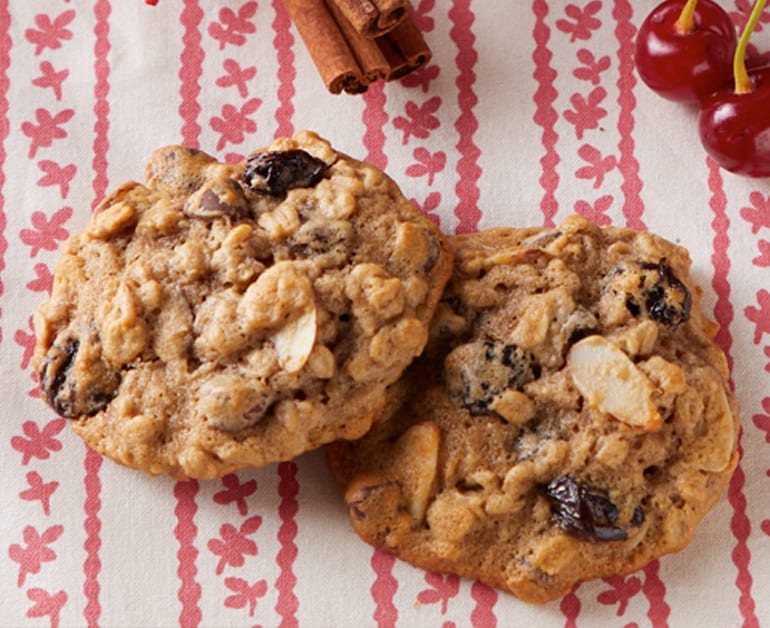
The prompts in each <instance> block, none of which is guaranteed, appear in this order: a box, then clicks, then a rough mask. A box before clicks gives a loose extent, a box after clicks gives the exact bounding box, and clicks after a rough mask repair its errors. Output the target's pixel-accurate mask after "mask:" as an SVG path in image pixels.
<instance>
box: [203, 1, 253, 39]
mask: <svg viewBox="0 0 770 628" xmlns="http://www.w3.org/2000/svg"><path fill="white" fill-rule="evenodd" d="M256 12H257V3H256V2H247V3H246V4H244V5H243V6H242V7H241V8H240V9H238V13H236V12H235V11H233V10H232V9H230V8H229V7H224V8H222V9H220V10H219V22H212V23H211V24H209V29H208V31H209V35H211V37H213V38H214V39H216V40H217V41H218V42H219V49H220V50H223V49H224V47H225V46H226V45H227V44H233V45H235V46H242V45H243V44H245V43H246V34H248V33H254V32H256V30H257V27H256V26H255V25H254V24H252V22H251V21H250V19H251V18H252V17H254V15H255V14H256Z"/></svg>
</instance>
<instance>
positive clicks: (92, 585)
mask: <svg viewBox="0 0 770 628" xmlns="http://www.w3.org/2000/svg"><path fill="white" fill-rule="evenodd" d="M101 466H102V457H101V456H100V455H99V454H97V453H96V452H95V451H94V450H93V449H87V450H86V454H85V472H86V474H85V479H84V484H85V490H86V499H85V503H84V509H85V516H86V518H85V521H84V523H83V529H84V530H85V533H86V540H85V541H84V543H83V549H84V550H85V552H86V560H85V562H84V563H83V573H84V575H85V581H84V583H83V593H84V594H85V596H86V605H85V608H84V609H83V617H85V620H86V622H88V626H89V627H95V626H98V625H99V618H100V617H101V614H102V606H101V603H100V602H99V592H100V591H101V586H100V584H99V573H100V572H101V570H102V561H101V560H100V558H99V550H100V549H101V547H102V538H101V531H102V521H101V519H100V518H99V512H100V511H101V508H102V500H101V492H102V482H101V480H100V479H99V469H100V468H101Z"/></svg>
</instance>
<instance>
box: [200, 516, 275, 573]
mask: <svg viewBox="0 0 770 628" xmlns="http://www.w3.org/2000/svg"><path fill="white" fill-rule="evenodd" d="M261 524H262V517H260V516H258V515H257V516H255V517H251V518H249V519H246V521H244V522H243V524H241V527H240V528H239V529H236V528H235V526H232V525H230V524H229V523H225V524H223V525H222V527H220V528H219V535H220V536H221V537H222V538H221V540H220V539H211V540H210V541H209V542H208V548H209V550H210V551H211V553H212V554H214V555H216V556H219V557H220V558H219V563H217V568H216V573H217V575H221V574H222V572H223V571H224V569H225V567H226V566H227V565H232V566H233V567H242V566H243V564H244V562H246V558H245V557H246V555H249V556H256V555H257V544H256V543H255V542H254V541H252V540H251V539H249V538H247V537H246V535H248V534H253V533H254V532H256V531H257V530H258V529H259V526H260V525H261Z"/></svg>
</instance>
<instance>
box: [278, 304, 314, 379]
mask: <svg viewBox="0 0 770 628" xmlns="http://www.w3.org/2000/svg"><path fill="white" fill-rule="evenodd" d="M317 318H318V315H317V311H316V308H315V306H312V307H311V308H310V309H308V310H307V311H305V312H304V313H303V314H301V315H300V316H298V317H296V318H293V319H292V320H290V321H289V322H288V323H286V325H284V326H283V327H281V328H280V329H279V330H278V331H276V332H275V333H274V334H273V335H272V336H271V337H270V340H271V341H272V343H273V346H274V347H275V351H276V353H277V354H278V364H280V366H281V368H282V369H284V370H285V371H287V372H288V373H297V372H298V371H300V370H301V369H302V367H303V366H305V364H306V363H307V361H308V358H309V357H310V354H311V353H312V352H313V346H314V345H315V339H316V334H317V332H318V321H317Z"/></svg>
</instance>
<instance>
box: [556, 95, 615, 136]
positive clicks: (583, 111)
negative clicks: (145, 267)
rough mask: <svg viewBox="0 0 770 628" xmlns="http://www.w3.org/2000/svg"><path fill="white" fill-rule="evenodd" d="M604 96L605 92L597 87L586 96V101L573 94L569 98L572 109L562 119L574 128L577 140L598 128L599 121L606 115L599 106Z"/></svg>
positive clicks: (605, 111) (580, 96) (604, 110)
mask: <svg viewBox="0 0 770 628" xmlns="http://www.w3.org/2000/svg"><path fill="white" fill-rule="evenodd" d="M606 96H607V92H606V90H605V89H604V88H603V87H597V88H595V89H594V90H593V91H592V92H591V93H590V94H588V99H585V98H584V97H583V96H582V95H581V94H573V95H572V98H570V103H572V107H573V108H572V109H568V110H567V111H565V112H564V118H565V119H566V120H567V121H568V122H570V123H572V124H573V125H574V126H575V133H576V134H577V138H578V139H579V140H582V139H583V133H584V132H585V131H586V130H588V129H596V128H598V127H599V120H601V119H602V118H603V117H604V116H606V115H607V110H606V109H603V108H602V107H600V106H599V105H600V104H601V103H602V101H603V100H604V98H605V97H606Z"/></svg>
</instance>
